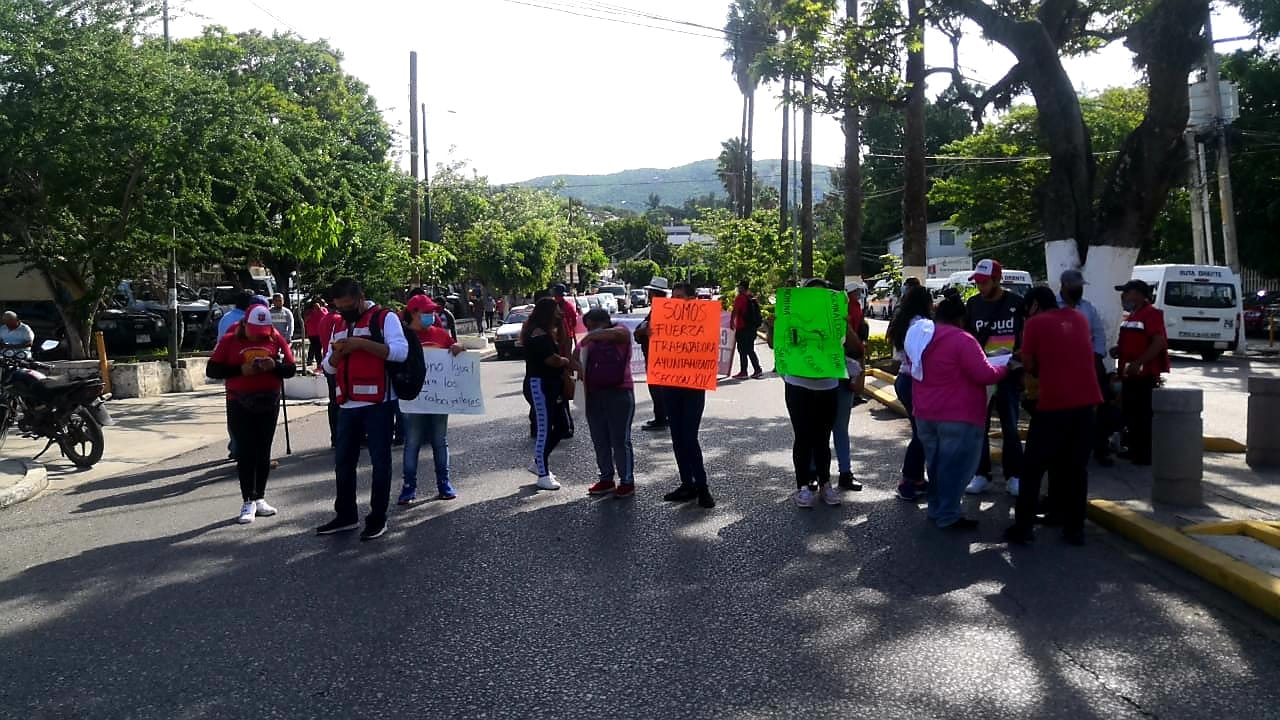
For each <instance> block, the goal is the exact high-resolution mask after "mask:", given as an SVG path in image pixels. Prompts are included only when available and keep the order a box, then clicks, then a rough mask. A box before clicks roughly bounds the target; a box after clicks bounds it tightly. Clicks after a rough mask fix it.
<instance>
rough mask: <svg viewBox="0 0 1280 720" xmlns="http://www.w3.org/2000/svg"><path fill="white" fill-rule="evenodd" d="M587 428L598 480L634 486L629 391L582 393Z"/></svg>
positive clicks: (633, 403) (632, 400)
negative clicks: (584, 402) (584, 399)
mask: <svg viewBox="0 0 1280 720" xmlns="http://www.w3.org/2000/svg"><path fill="white" fill-rule="evenodd" d="M585 392H586V393H587V398H586V399H587V426H588V427H589V428H590V429H591V444H592V445H593V446H594V447H595V451H596V468H597V469H598V470H599V471H600V479H601V480H604V481H605V482H609V481H612V480H613V477H614V474H615V472H616V473H617V476H618V482H620V483H622V484H623V485H631V484H632V483H634V482H635V455H634V453H633V452H632V449H631V423H632V421H634V420H635V416H636V396H635V393H634V392H633V391H632V390H631V388H608V389H602V390H585Z"/></svg>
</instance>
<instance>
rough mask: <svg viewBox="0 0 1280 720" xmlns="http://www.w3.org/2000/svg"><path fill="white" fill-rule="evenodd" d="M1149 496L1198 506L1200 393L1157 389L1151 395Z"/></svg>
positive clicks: (1201, 441)
mask: <svg viewBox="0 0 1280 720" xmlns="http://www.w3.org/2000/svg"><path fill="white" fill-rule="evenodd" d="M1151 409H1152V411H1153V414H1154V417H1153V418H1152V422H1151V477H1152V483H1151V499H1152V501H1154V502H1160V503H1168V504H1170V505H1202V504H1204V493H1203V490H1202V488H1201V485H1200V480H1201V478H1202V477H1203V476H1204V439H1203V438H1204V421H1203V420H1202V419H1201V417H1200V413H1201V412H1202V411H1203V410H1204V393H1203V391H1201V390H1199V389H1196V388H1158V389H1156V390H1155V392H1153V393H1152V395H1151Z"/></svg>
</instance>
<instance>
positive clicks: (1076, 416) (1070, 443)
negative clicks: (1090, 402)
mask: <svg viewBox="0 0 1280 720" xmlns="http://www.w3.org/2000/svg"><path fill="white" fill-rule="evenodd" d="M1093 416H1094V409H1093V407H1082V408H1073V409H1071V410H1047V411H1046V410H1037V411H1036V413H1035V414H1034V415H1032V416H1031V427H1030V429H1029V430H1028V432H1027V452H1026V470H1027V472H1026V473H1024V474H1023V475H1022V486H1021V487H1020V488H1019V489H1018V503H1017V506H1016V514H1015V516H1014V517H1015V518H1016V519H1015V521H1014V522H1015V523H1016V524H1017V525H1018V526H1020V527H1024V528H1030V527H1031V526H1032V525H1033V524H1034V523H1035V514H1036V512H1037V511H1038V510H1039V503H1040V476H1041V475H1043V474H1044V473H1045V471H1046V470H1047V471H1048V474H1049V488H1050V490H1049V493H1050V496H1051V497H1052V498H1053V508H1052V512H1053V513H1054V514H1056V515H1057V516H1058V517H1060V518H1061V519H1062V525H1063V528H1064V529H1066V530H1070V531H1077V530H1082V529H1084V515H1085V505H1086V503H1087V502H1088V500H1089V453H1090V451H1091V450H1092V449H1093V433H1094V429H1093Z"/></svg>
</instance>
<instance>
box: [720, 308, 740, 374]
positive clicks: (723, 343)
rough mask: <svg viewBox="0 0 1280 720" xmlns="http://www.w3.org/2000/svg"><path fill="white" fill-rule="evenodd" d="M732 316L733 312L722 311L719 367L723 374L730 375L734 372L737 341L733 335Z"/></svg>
mask: <svg viewBox="0 0 1280 720" xmlns="http://www.w3.org/2000/svg"><path fill="white" fill-rule="evenodd" d="M732 317H733V313H727V312H722V313H720V367H719V368H718V369H719V371H720V374H721V375H729V374H730V373H732V372H733V351H734V350H735V346H736V345H737V342H736V338H735V337H734V335H733V325H732V322H731V319H732Z"/></svg>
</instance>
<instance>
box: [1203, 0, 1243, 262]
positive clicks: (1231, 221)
mask: <svg viewBox="0 0 1280 720" xmlns="http://www.w3.org/2000/svg"><path fill="white" fill-rule="evenodd" d="M1212 19H1213V8H1212V7H1208V8H1206V9H1205V16H1204V34H1205V38H1206V39H1207V40H1208V46H1209V51H1208V55H1206V56H1205V80H1206V81H1208V83H1209V101H1210V103H1211V104H1212V106H1213V125H1214V130H1215V133H1216V139H1217V151H1218V200H1219V202H1220V203H1221V204H1222V254H1223V262H1224V263H1226V265H1227V266H1228V267H1230V268H1231V270H1232V272H1234V273H1236V274H1239V273H1240V253H1239V249H1238V247H1237V245H1236V202H1235V197H1234V196H1233V195H1232V192H1231V151H1230V150H1229V149H1228V148H1227V122H1226V120H1225V119H1224V118H1223V112H1222V89H1221V88H1220V87H1219V85H1218V82H1219V81H1218V51H1217V50H1216V49H1215V48H1214V46H1213V26H1212ZM1210 248H1211V249H1212V245H1210ZM1210 262H1212V261H1210Z"/></svg>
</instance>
